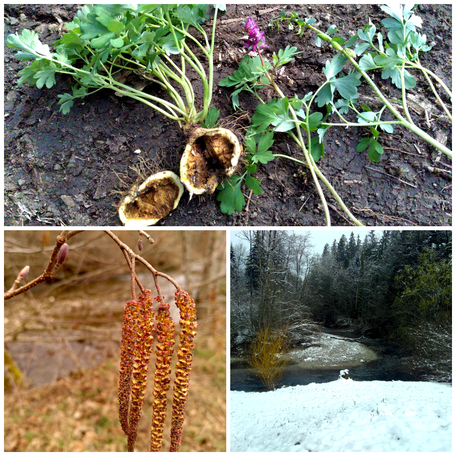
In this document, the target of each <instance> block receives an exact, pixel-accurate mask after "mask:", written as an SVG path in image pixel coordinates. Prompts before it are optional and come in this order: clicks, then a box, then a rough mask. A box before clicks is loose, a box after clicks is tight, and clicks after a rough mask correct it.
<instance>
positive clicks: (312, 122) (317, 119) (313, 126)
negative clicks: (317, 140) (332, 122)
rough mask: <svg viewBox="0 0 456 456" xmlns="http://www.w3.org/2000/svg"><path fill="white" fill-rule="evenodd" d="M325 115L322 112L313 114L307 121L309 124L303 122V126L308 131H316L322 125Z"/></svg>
mask: <svg viewBox="0 0 456 456" xmlns="http://www.w3.org/2000/svg"><path fill="white" fill-rule="evenodd" d="M322 119H323V114H322V113H321V112H313V113H312V114H311V115H310V116H309V117H308V119H307V122H302V123H301V126H302V128H304V130H306V131H315V130H317V129H318V127H319V126H320V124H321V120H322Z"/></svg>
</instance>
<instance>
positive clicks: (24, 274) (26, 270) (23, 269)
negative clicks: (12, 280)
mask: <svg viewBox="0 0 456 456" xmlns="http://www.w3.org/2000/svg"><path fill="white" fill-rule="evenodd" d="M29 271H30V266H24V267H23V268H22V271H21V272H20V273H19V276H18V278H19V280H21V279H23V278H24V277H25V276H26V275H27V274H28V273H29Z"/></svg>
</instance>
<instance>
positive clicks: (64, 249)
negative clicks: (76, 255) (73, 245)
mask: <svg viewBox="0 0 456 456" xmlns="http://www.w3.org/2000/svg"><path fill="white" fill-rule="evenodd" d="M69 250H70V247H68V244H67V243H65V244H63V245H62V247H61V248H60V251H59V254H58V256H57V264H59V265H61V264H63V263H64V262H65V260H66V257H67V256H68V251H69Z"/></svg>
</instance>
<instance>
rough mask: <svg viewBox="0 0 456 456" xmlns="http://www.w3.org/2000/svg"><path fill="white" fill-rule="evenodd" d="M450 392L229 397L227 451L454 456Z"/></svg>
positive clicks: (403, 387) (326, 389)
mask: <svg viewBox="0 0 456 456" xmlns="http://www.w3.org/2000/svg"><path fill="white" fill-rule="evenodd" d="M451 395H452V388H451V385H449V384H441V383H429V382H383V381H371V382H355V381H353V380H351V379H349V380H345V379H343V378H340V379H339V380H337V381H334V382H330V383H322V384H316V383H311V384H310V385H306V386H294V387H285V388H281V389H278V390H276V391H270V392H263V393H246V392H240V391H231V392H230V396H231V401H230V417H231V418H230V450H231V452H244V451H248V452H253V451H281V452H284V451H299V452H301V451H327V452H335V451H382V452H383V451H451V431H452V419H451Z"/></svg>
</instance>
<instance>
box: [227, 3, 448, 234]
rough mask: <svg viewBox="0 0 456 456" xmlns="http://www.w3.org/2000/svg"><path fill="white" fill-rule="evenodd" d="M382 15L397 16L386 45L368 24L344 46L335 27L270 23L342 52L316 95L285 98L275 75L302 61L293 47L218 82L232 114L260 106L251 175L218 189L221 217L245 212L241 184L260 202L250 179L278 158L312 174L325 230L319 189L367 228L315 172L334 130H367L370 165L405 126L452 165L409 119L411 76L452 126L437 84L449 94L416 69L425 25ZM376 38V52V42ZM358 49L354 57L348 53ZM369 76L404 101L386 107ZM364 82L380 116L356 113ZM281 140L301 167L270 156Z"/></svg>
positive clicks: (253, 129) (251, 132)
mask: <svg viewBox="0 0 456 456" xmlns="http://www.w3.org/2000/svg"><path fill="white" fill-rule="evenodd" d="M382 9H383V10H384V11H385V12H386V13H388V14H390V15H391V16H392V18H388V19H385V20H384V21H383V25H384V26H385V28H386V29H387V30H388V33H387V37H388V40H389V41H388V40H386V39H384V38H383V35H382V34H381V33H377V34H376V28H375V26H374V25H373V24H372V23H371V22H369V24H368V25H367V26H366V27H364V29H363V30H358V33H357V34H355V35H354V36H352V37H351V38H350V39H348V40H345V39H344V38H342V37H340V36H334V35H335V33H336V32H337V29H336V26H334V25H332V26H331V27H330V28H329V29H328V30H327V32H326V33H324V32H322V31H320V30H318V29H317V28H315V27H314V26H313V25H312V24H314V23H315V22H316V20H315V19H305V20H304V19H300V18H299V17H298V15H297V14H296V13H291V14H290V15H289V16H287V15H286V14H285V13H282V14H281V15H280V17H279V18H278V19H275V20H273V21H271V25H277V27H279V24H280V23H281V22H287V23H288V25H289V27H290V28H293V27H297V30H298V35H300V36H302V34H303V32H304V30H305V29H306V28H309V29H311V30H313V31H315V32H316V33H317V38H316V44H317V45H318V46H320V45H321V44H322V42H323V41H326V42H329V43H330V45H331V46H332V47H333V48H334V49H335V50H336V51H337V52H338V54H337V55H336V56H335V57H334V58H333V59H332V60H331V61H327V62H326V65H325V67H324V69H323V73H324V74H325V76H326V82H325V83H324V84H322V85H321V86H320V87H319V88H318V90H317V91H316V92H315V93H312V92H310V93H308V94H306V95H305V96H304V97H303V98H302V99H300V98H297V97H294V98H288V97H286V96H285V95H284V93H283V92H282V90H281V89H280V87H279V86H278V85H277V83H276V75H277V73H278V70H279V69H280V67H281V66H283V65H286V64H288V63H289V62H291V61H292V60H293V58H294V57H295V56H296V55H297V54H298V51H297V48H296V47H294V46H287V47H286V48H285V49H284V50H279V51H278V53H277V54H274V55H273V57H272V63H269V62H267V61H265V60H264V59H263V57H262V54H261V50H259V51H258V56H255V57H251V56H250V55H246V56H245V57H244V59H243V60H242V61H241V62H240V65H239V68H238V69H237V70H235V71H234V73H233V74H232V75H231V76H229V77H227V78H224V79H223V80H222V81H221V82H220V84H219V85H220V86H223V87H233V88H234V91H233V93H232V101H233V107H234V108H236V109H237V108H239V93H240V92H241V91H248V92H250V93H252V94H254V95H255V96H256V97H257V98H258V100H259V101H260V104H259V105H258V106H257V107H256V110H255V114H254V115H253V117H252V125H251V126H250V127H249V129H248V130H247V134H246V140H245V146H246V152H247V154H246V171H245V173H244V174H243V175H242V176H232V177H231V178H230V179H227V180H225V182H224V183H222V184H221V185H220V186H219V190H220V193H219V195H218V199H219V201H221V210H222V212H226V213H228V214H231V213H233V212H234V211H241V210H242V208H243V206H244V205H245V199H244V196H243V194H242V191H241V184H242V182H243V180H244V179H245V183H246V185H247V187H248V188H250V189H251V190H252V191H253V192H254V193H256V194H258V195H259V194H261V186H260V183H259V182H258V180H257V179H255V178H254V177H253V176H252V174H254V173H255V172H256V170H257V164H258V163H263V164H265V163H268V162H270V161H272V160H274V158H276V157H282V158H285V159H289V160H293V161H295V162H298V163H301V164H303V165H305V166H307V167H308V168H309V170H310V172H311V175H312V179H313V181H314V183H315V186H316V189H317V192H318V194H319V197H320V199H321V202H322V205H323V209H324V212H325V218H326V224H327V225H330V224H331V220H330V214H329V209H328V204H327V202H326V198H325V195H324V194H323V191H322V188H321V185H320V181H321V182H322V183H323V184H324V185H325V186H326V187H327V188H328V190H329V191H330V192H331V194H332V196H333V197H334V198H335V199H336V201H337V202H338V204H339V205H340V207H341V208H342V209H343V210H344V212H345V213H346V214H347V215H348V217H349V218H350V219H351V220H352V221H353V222H354V223H355V224H357V225H362V224H361V222H360V221H359V220H357V219H356V218H355V217H354V216H353V215H352V214H351V212H350V211H349V209H348V208H347V206H346V205H345V203H344V202H343V201H342V199H341V198H340V196H339V195H338V194H337V192H336V190H335V189H334V188H333V186H332V185H331V183H330V182H329V181H328V180H327V179H326V178H325V176H324V175H323V173H322V172H321V171H320V169H319V168H318V166H317V162H318V161H319V160H320V159H321V158H322V157H324V143H323V138H324V136H325V134H326V132H327V131H328V129H329V128H331V127H341V126H343V127H368V128H369V132H370V136H369V137H366V138H362V139H361V140H360V141H359V144H358V146H357V151H359V152H363V151H365V150H366V149H367V153H368V156H369V159H370V160H372V161H378V160H379V159H380V156H381V155H382V154H383V148H382V146H381V144H380V142H379V140H378V138H379V135H380V131H379V130H382V131H384V132H387V133H392V132H393V131H394V130H393V129H394V126H395V125H402V126H403V127H405V128H407V129H409V130H411V131H412V132H414V133H415V134H417V135H418V136H420V137H421V138H423V139H424V140H426V141H427V142H428V143H429V144H431V145H432V146H434V147H436V148H437V149H438V150H439V151H441V152H443V153H444V154H446V155H447V156H449V157H452V152H451V151H450V150H449V149H448V148H447V147H445V146H444V145H443V144H440V143H439V142H438V141H436V140H435V139H434V138H432V137H431V136H430V135H429V134H427V133H426V132H424V131H423V130H421V129H420V128H419V127H418V126H416V125H415V124H414V123H413V120H412V118H411V116H410V114H409V111H408V105H407V97H406V93H407V90H409V89H412V88H413V87H414V86H415V83H416V81H415V78H414V77H413V76H412V75H411V74H410V72H409V70H411V69H414V70H418V71H420V72H421V73H422V74H423V75H424V77H425V79H426V81H427V82H428V83H429V85H430V87H431V89H432V91H433V92H434V94H435V96H436V99H437V104H438V105H439V106H441V108H442V110H443V111H444V112H445V113H446V114H447V115H448V117H449V118H450V120H451V119H452V118H451V114H450V112H449V109H448V107H447V106H446V105H445V103H444V102H443V100H442V98H441V97H440V96H439V94H438V91H437V89H436V87H435V84H436V83H437V84H439V85H440V86H441V87H442V89H443V90H444V92H446V94H447V95H448V96H449V97H451V92H450V91H449V89H448V88H447V87H446V86H445V84H444V83H443V81H442V80H441V79H440V78H438V76H436V75H435V74H434V73H432V72H431V71H429V70H427V69H426V68H424V67H423V66H422V65H421V63H420V61H419V55H418V54H419V52H426V51H428V50H430V49H431V48H430V46H428V45H426V37H425V36H424V35H420V34H419V33H417V32H416V27H417V26H418V25H419V24H420V20H419V18H417V16H416V15H414V14H413V10H412V9H410V8H408V7H406V6H401V7H387V6H385V7H382ZM249 19H251V18H249ZM246 28H247V29H248V30H249V33H250V34H251V36H252V35H253V36H254V35H255V34H258V31H257V29H258V27H257V25H256V23H255V22H254V21H253V20H252V21H250V22H249V21H248V23H247V24H246ZM374 38H375V39H376V41H377V43H378V44H376V43H375V42H374ZM250 40H251V37H250ZM261 41H262V44H263V45H264V37H263V36H261ZM249 43H251V41H249ZM253 43H255V41H253ZM353 46H354V49H351V48H352V47H353ZM357 56H362V57H361V58H360V60H359V62H358V61H357V60H356V58H357ZM347 63H350V64H351V65H352V67H353V70H352V71H350V72H348V74H343V73H342V70H343V68H344V66H345V65H346V64H347ZM371 70H382V77H383V78H385V79H391V80H392V82H393V84H395V85H396V86H397V87H399V88H400V89H401V95H402V96H401V99H400V100H390V99H388V98H387V97H386V96H385V95H384V94H383V92H382V91H381V90H380V89H379V87H378V86H377V84H375V82H374V81H373V79H372V78H371V77H370V76H369V75H368V71H371ZM362 80H365V81H366V82H367V84H368V85H369V86H370V87H371V89H372V90H373V92H374V94H375V96H376V97H377V98H378V99H379V100H380V102H381V103H382V107H381V109H379V110H377V111H374V110H372V109H371V108H369V106H367V105H365V104H361V106H357V99H358V96H359V94H358V89H357V87H358V86H359V85H360V84H361V81H362ZM264 88H269V89H272V90H274V91H275V92H276V94H277V95H278V96H279V98H276V99H272V100H270V101H269V102H267V103H266V102H264V101H263V99H262V97H261V94H260V91H261V89H264ZM336 95H337V96H336ZM395 102H399V103H400V105H401V107H402V109H403V111H404V115H402V114H401V113H400V112H399V110H398V108H397V107H396V106H395V104H394V103H395ZM315 104H316V105H317V107H318V108H319V109H321V108H323V107H324V108H325V109H326V114H325V115H323V114H322V112H320V111H318V110H314V106H315ZM349 112H352V113H354V115H355V116H356V121H355V122H351V121H349V120H347V118H346V116H347V114H348V113H349ZM386 112H390V113H391V114H392V116H393V117H394V118H395V120H392V119H388V120H384V117H385V116H386ZM331 115H336V116H337V117H338V119H339V120H340V121H341V122H337V123H330V122H328V119H329V117H330V116H331ZM278 132H286V133H287V134H288V135H289V136H290V137H291V138H292V139H293V141H294V142H296V143H297V144H298V146H299V147H300V149H301V150H302V151H303V155H304V160H299V159H296V158H294V157H290V156H287V155H283V154H274V153H273V152H272V151H271V150H270V148H271V146H272V144H273V142H274V140H273V138H274V134H275V133H278Z"/></svg>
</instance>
